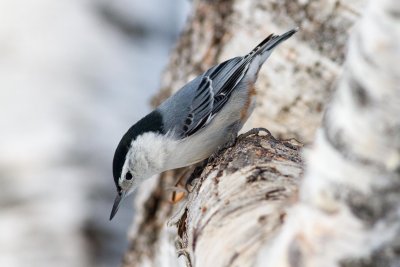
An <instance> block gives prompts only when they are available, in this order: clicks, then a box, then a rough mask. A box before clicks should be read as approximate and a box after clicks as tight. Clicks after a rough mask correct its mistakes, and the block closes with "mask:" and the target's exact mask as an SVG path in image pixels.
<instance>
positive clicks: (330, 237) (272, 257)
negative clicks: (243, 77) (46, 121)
mask: <svg viewBox="0 0 400 267" xmlns="http://www.w3.org/2000/svg"><path fill="white" fill-rule="evenodd" d="M394 2H395V1H394V0H392V2H390V1H389V0H385V1H382V2H379V3H377V2H374V3H371V7H370V8H369V9H368V10H369V11H368V12H367V13H366V14H365V18H364V19H363V21H362V22H361V23H360V25H359V26H358V28H357V31H356V32H354V33H353V34H352V36H353V38H352V41H351V42H350V48H351V50H350V52H349V54H348V60H347V65H346V68H345V71H344V74H343V75H342V78H341V79H340V81H339V83H338V88H339V91H338V93H337V94H336V95H335V97H334V100H333V102H332V104H331V105H330V108H329V109H328V112H327V114H326V116H325V119H324V124H323V128H322V129H321V130H320V131H319V134H318V135H317V137H318V138H317V143H316V145H315V147H314V148H313V151H312V152H310V154H309V156H308V159H309V166H308V167H307V170H308V171H307V175H306V178H305V180H304V181H303V183H302V187H301V189H300V194H298V193H297V192H298V185H299V184H300V178H301V177H302V173H303V167H302V166H303V164H302V160H301V157H300V155H299V151H300V149H301V147H302V145H301V144H298V143H296V142H294V141H279V140H277V139H275V138H274V137H273V136H276V137H278V138H279V139H286V138H291V137H295V138H296V139H298V140H300V141H302V142H304V143H309V142H310V141H312V140H313V139H314V134H315V132H316V129H317V128H318V127H319V125H320V123H321V117H322V111H323V110H324V107H325V105H326V102H327V99H329V98H330V95H331V88H333V87H334V86H333V84H334V81H335V80H336V78H337V76H338V75H339V72H340V71H341V69H342V65H343V62H344V58H345V49H344V47H345V44H346V42H347V39H348V38H347V37H348V34H347V33H348V32H349V28H350V27H351V26H352V24H353V23H354V22H355V21H356V20H357V19H358V17H359V16H360V12H361V11H362V10H364V9H363V4H364V1H352V3H351V4H349V3H344V1H329V0H324V1H313V2H308V1H261V0H260V1H257V0H252V1H245V0H235V1H223V0H219V1H206V0H198V1H194V3H193V10H194V11H193V15H192V17H191V19H190V20H189V22H188V25H187V27H186V30H185V31H184V32H183V34H182V36H181V38H180V40H179V42H178V45H177V47H176V49H175V51H174V52H173V54H172V56H171V61H170V63H169V66H168V67H167V70H166V72H165V74H164V77H163V79H162V85H163V87H162V89H161V92H160V94H159V95H158V96H157V97H155V98H154V101H153V104H154V105H156V104H158V103H160V102H161V101H162V100H163V99H165V98H166V97H167V96H168V95H170V94H171V93H173V92H175V91H176V90H178V89H179V88H180V87H181V86H182V85H183V84H185V83H186V82H188V81H189V80H190V79H192V78H193V77H195V76H196V75H198V74H199V73H200V72H202V71H204V70H206V69H207V68H209V67H210V66H212V65H213V64H216V63H217V62H221V61H222V60H224V59H227V58H230V57H233V56H237V55H243V54H245V53H246V52H248V51H249V50H250V49H252V48H253V46H254V45H255V44H257V42H258V41H260V40H261V39H262V38H263V37H265V36H266V35H267V34H269V33H270V32H277V33H279V32H283V31H284V30H287V29H289V28H292V27H294V26H300V29H301V30H300V32H299V33H298V34H297V35H296V36H295V37H294V38H293V40H291V41H288V42H286V43H285V44H284V45H282V46H281V47H279V49H277V51H276V52H275V53H274V54H273V55H272V56H271V58H270V59H269V60H268V62H267V64H265V66H264V67H263V69H262V70H261V73H260V75H259V81H258V83H257V85H256V87H257V90H258V96H259V105H258V107H257V108H256V110H255V113H254V114H253V116H252V118H251V121H250V122H249V123H248V125H247V128H250V127H254V126H256V127H260V126H263V127H267V128H269V129H270V130H271V132H272V133H273V135H270V134H267V135H265V136H256V135H254V136H249V137H246V138H243V139H241V140H240V141H239V142H238V143H237V144H236V145H235V146H234V147H232V148H230V149H228V150H226V151H225V152H224V153H223V154H222V155H220V157H219V158H217V159H216V160H214V161H212V162H210V163H209V164H208V165H207V166H206V167H205V168H204V169H203V170H202V172H201V174H200V175H199V179H198V180H197V183H196V185H195V186H194V188H192V190H191V193H189V194H188V195H187V196H186V198H185V201H181V202H180V203H178V204H176V205H173V204H171V203H170V202H169V201H168V198H169V196H168V194H167V193H166V190H165V189H166V188H167V187H169V186H171V185H173V184H174V181H175V180H176V179H177V178H178V177H180V176H182V175H183V176H185V177H187V176H189V175H190V173H191V171H192V169H189V170H188V169H184V170H178V171H170V172H167V173H165V174H163V175H161V176H160V177H158V178H157V179H153V180H149V181H148V182H147V183H146V184H144V185H143V186H141V187H140V189H139V190H138V191H139V192H140V193H139V195H138V197H137V199H136V202H135V205H136V209H137V212H136V213H137V215H136V217H135V220H134V222H133V227H132V230H131V234H130V236H131V237H130V238H131V247H130V249H129V251H128V252H127V254H126V256H125V258H124V266H340V265H341V266H378V265H376V263H377V262H378V263H379V262H384V263H387V265H384V266H397V265H396V263H397V264H398V262H396V260H397V261H398V255H397V256H396V253H398V251H399V250H398V249H397V250H396V246H397V247H398V244H399V240H396V238H394V237H396V236H398V229H399V228H398V224H397V221H399V220H398V219H399V218H398V214H396V208H395V207H396V205H398V204H399V201H398V200H399V199H398V198H399V196H398V194H399V193H398V190H399V187H398V178H399V177H398V176H399V171H398V169H399V166H400V165H399V161H400V155H399V151H400V150H399V142H400V140H399V127H400V126H399V125H400V123H399V119H398V118H397V117H399V118H400V116H398V114H400V113H399V107H400V103H399V76H400V75H399V72H397V73H396V71H397V70H396V69H393V66H396V64H395V63H396V62H399V59H400V58H399V54H398V53H399V51H398V50H396V47H397V49H398V47H399V25H398V23H399V22H398V19H399V15H398V14H399V10H398V9H396V8H398V7H396V6H395V4H394ZM387 35H389V36H387ZM385 36H386V37H385ZM396 53H397V54H396ZM396 60H397V61H396ZM361 78H364V79H361ZM367 78H368V79H367ZM396 90H397V91H396ZM396 114H397V117H396ZM374 126H375V127H374ZM377 177H379V179H377ZM396 179H397V180H396ZM293 203H296V204H294V206H293V207H292V208H288V206H290V205H291V204H293ZM397 213H398V212H397ZM171 217H172V219H170V218H171ZM168 219H170V221H169V222H170V224H169V226H168V225H167V223H166V222H167V221H168ZM396 220H397V221H396ZM282 225H283V228H282V229H281V227H282ZM396 233H397V235H396ZM396 244H397V245H396ZM396 251H397V252H396Z"/></svg>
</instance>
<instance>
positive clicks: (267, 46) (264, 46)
mask: <svg viewBox="0 0 400 267" xmlns="http://www.w3.org/2000/svg"><path fill="white" fill-rule="evenodd" d="M298 30H299V28H298V27H296V28H294V29H292V30H290V31H288V32H285V33H284V34H282V35H274V34H271V35H269V36H268V37H267V38H265V39H264V41H262V42H261V43H259V44H258V45H257V46H256V47H255V48H254V49H253V50H252V51H251V52H250V53H249V54H247V56H250V57H254V56H256V55H260V54H263V53H264V52H267V51H272V49H274V48H275V47H276V46H277V45H279V44H280V43H282V42H283V41H285V40H287V39H289V38H290V37H291V36H292V35H293V34H295V33H296V32H297V31H298ZM268 54H270V53H268Z"/></svg>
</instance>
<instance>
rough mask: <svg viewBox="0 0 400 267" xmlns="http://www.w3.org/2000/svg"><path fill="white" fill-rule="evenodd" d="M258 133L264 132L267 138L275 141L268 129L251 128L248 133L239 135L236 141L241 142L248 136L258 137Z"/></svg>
mask: <svg viewBox="0 0 400 267" xmlns="http://www.w3.org/2000/svg"><path fill="white" fill-rule="evenodd" d="M260 132H265V133H266V134H267V136H268V137H269V138H271V139H272V140H274V141H277V140H276V138H275V137H274V136H273V135H272V134H271V132H270V131H269V130H268V129H266V128H262V127H260V128H253V129H251V130H250V131H248V132H246V133H243V134H241V135H239V136H238V138H237V139H238V141H241V140H243V139H245V138H246V137H249V136H250V135H257V136H258V135H259V134H260Z"/></svg>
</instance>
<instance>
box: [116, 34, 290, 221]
mask: <svg viewBox="0 0 400 267" xmlns="http://www.w3.org/2000/svg"><path fill="white" fill-rule="evenodd" d="M297 30H298V29H297V28H296V29H293V30H290V31H288V32H286V33H284V34H282V35H273V34H271V35H269V36H268V37H267V38H266V39H265V40H264V41H262V42H261V43H260V44H259V45H258V46H256V47H255V48H254V49H253V50H252V51H251V52H250V53H249V54H247V55H245V56H243V57H235V58H232V59H229V60H227V61H225V62H223V63H221V64H218V65H216V66H214V67H212V68H210V69H209V70H207V71H206V72H204V73H203V74H201V75H199V76H198V77H196V78H195V79H193V80H192V81H191V82H189V83H188V84H186V85H185V86H183V87H182V88H181V89H180V90H179V91H178V92H176V93H175V94H174V95H172V96H171V97H169V98H168V99H167V100H165V101H164V102H163V103H162V104H161V105H160V106H158V107H157V108H156V109H155V110H154V111H153V112H151V113H150V114H148V115H147V116H145V117H144V118H143V119H141V120H139V121H138V122H137V123H136V124H135V125H133V126H132V127H131V128H130V129H129V130H128V131H127V132H126V133H125V135H124V136H123V137H122V139H121V141H120V142H119V144H118V147H117V149H116V151H115V155H114V160H113V175H114V181H115V185H116V186H117V191H118V194H117V197H116V199H115V201H114V205H113V208H112V211H111V215H110V220H111V219H112V218H113V217H114V215H115V214H116V212H117V211H118V207H119V205H120V203H121V200H122V199H123V198H124V197H126V196H127V195H128V194H130V193H132V192H133V191H134V190H135V188H136V187H137V186H138V184H139V183H140V182H141V181H143V180H145V179H147V178H149V177H151V176H153V175H155V174H158V173H161V172H163V171H166V170H171V169H176V168H181V167H185V166H189V165H192V164H194V163H197V162H200V161H202V160H204V159H206V158H208V157H209V156H210V155H211V154H212V153H213V152H215V151H216V149H217V148H218V147H220V146H222V145H224V144H225V143H227V142H230V141H232V139H233V140H234V138H236V136H237V133H238V132H239V130H240V129H241V128H242V126H243V124H244V123H245V122H246V120H247V119H248V117H249V116H250V114H251V113H252V111H253V109H254V106H255V95H256V90H255V88H254V84H255V82H256V80H257V75H258V72H259V70H260V68H261V66H262V64H263V63H264V62H265V61H266V60H267V58H268V57H269V55H270V54H271V52H272V50H273V49H274V48H275V47H276V46H277V45H278V44H280V43H281V42H282V41H284V40H286V39H288V38H289V37H291V36H292V35H293V34H294V33H295V32H296V31H297Z"/></svg>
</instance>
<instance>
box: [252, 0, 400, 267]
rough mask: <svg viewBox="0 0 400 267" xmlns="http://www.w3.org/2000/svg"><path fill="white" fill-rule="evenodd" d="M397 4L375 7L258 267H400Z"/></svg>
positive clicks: (357, 34) (386, 0)
mask: <svg viewBox="0 0 400 267" xmlns="http://www.w3.org/2000/svg"><path fill="white" fill-rule="evenodd" d="M399 62H400V5H399V2H398V1H396V0H383V1H371V2H370V5H369V8H368V9H367V11H366V12H365V14H364V16H363V19H362V20H361V21H360V23H359V24H358V26H357V28H356V29H355V31H354V32H353V33H352V38H351V40H350V43H349V52H348V54H347V61H346V67H345V69H344V72H343V74H342V76H341V78H340V81H339V83H338V91H337V93H336V94H335V97H334V99H333V101H332V103H331V105H330V107H329V108H328V110H327V113H326V116H325V119H324V123H323V127H322V128H321V130H320V131H319V133H318V136H317V141H316V144H315V146H314V148H313V150H312V151H311V152H310V153H309V155H308V156H307V159H308V160H307V164H308V166H307V170H308V171H307V173H306V176H305V179H304V182H303V183H302V186H301V190H300V201H299V203H297V204H296V205H294V206H293V207H292V208H291V209H290V211H289V214H288V218H287V221H286V222H285V224H284V227H283V229H282V230H281V231H280V233H279V235H278V237H277V238H276V240H275V241H274V242H270V243H268V244H265V247H264V249H263V250H262V251H261V252H260V253H259V257H258V264H257V265H256V266H327V267H330V266H346V267H348V266H352V267H355V266H393V267H394V266H400V253H399V244H400V213H399V207H400V115H399V114H400V68H398V64H399Z"/></svg>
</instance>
